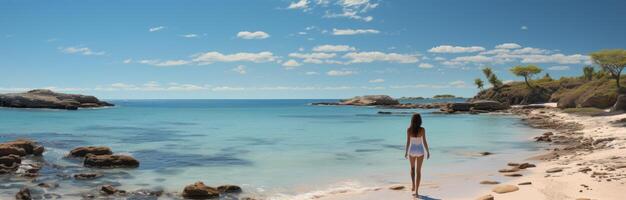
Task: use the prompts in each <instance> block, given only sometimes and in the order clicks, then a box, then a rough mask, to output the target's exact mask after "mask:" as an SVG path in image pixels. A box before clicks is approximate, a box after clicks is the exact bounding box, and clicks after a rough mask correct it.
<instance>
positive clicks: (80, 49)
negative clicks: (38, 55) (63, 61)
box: [59, 47, 105, 56]
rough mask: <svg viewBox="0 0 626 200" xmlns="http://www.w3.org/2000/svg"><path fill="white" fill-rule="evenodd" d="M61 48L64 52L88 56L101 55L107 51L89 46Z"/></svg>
mask: <svg viewBox="0 0 626 200" xmlns="http://www.w3.org/2000/svg"><path fill="white" fill-rule="evenodd" d="M59 50H61V52H63V53H67V54H81V55H86V56H91V55H94V56H100V55H104V54H105V52H104V51H98V52H96V51H93V50H91V49H89V48H87V47H65V48H63V47H59Z"/></svg>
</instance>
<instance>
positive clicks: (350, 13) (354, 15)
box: [324, 10, 374, 22]
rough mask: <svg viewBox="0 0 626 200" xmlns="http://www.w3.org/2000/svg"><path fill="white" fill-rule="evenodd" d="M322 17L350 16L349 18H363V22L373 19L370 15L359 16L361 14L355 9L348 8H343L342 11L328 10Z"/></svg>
mask: <svg viewBox="0 0 626 200" xmlns="http://www.w3.org/2000/svg"><path fill="white" fill-rule="evenodd" d="M324 17H326V18H340V17H345V18H350V19H357V20H363V21H365V22H370V21H372V20H374V17H372V16H361V15H359V13H358V12H357V11H349V10H344V11H343V12H342V13H329V12H327V13H326V14H325V15H324Z"/></svg>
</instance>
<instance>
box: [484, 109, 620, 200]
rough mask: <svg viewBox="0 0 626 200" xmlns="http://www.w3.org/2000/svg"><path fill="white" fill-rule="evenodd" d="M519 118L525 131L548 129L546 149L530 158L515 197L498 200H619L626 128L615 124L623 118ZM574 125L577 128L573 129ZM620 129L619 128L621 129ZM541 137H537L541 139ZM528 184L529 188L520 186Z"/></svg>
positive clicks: (546, 113) (533, 113)
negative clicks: (526, 125)
mask: <svg viewBox="0 0 626 200" xmlns="http://www.w3.org/2000/svg"><path fill="white" fill-rule="evenodd" d="M519 114H521V115H523V116H524V117H525V118H526V119H527V120H528V123H529V125H531V126H535V127H543V128H549V129H550V130H551V131H552V133H553V135H552V136H549V138H551V139H549V140H550V142H551V144H550V146H549V147H550V148H548V149H546V151H544V153H542V154H539V155H537V156H534V157H531V158H528V159H527V160H532V161H534V162H536V164H537V167H536V168H531V169H528V170H527V171H528V172H527V173H526V174H525V175H524V176H522V177H520V178H517V179H515V180H512V181H509V182H506V183H503V184H506V185H516V186H518V187H519V191H516V192H510V193H504V194H495V193H494V192H491V191H490V190H485V191H483V193H484V194H485V195H486V194H491V195H493V197H495V198H496V199H513V200H517V199H528V198H531V199H580V200H583V199H603V200H604V199H623V196H622V195H620V194H623V190H624V189H626V157H624V151H625V149H626V137H625V136H626V128H624V124H615V121H618V120H621V119H624V118H626V114H618V115H611V116H595V117H591V116H578V115H573V114H568V113H564V112H562V111H559V110H556V109H532V110H530V112H527V113H519ZM574 124H578V125H579V127H572V126H574ZM620 126H621V127H620ZM545 135H546V134H544V136H539V137H544V138H546V137H545ZM544 140H545V139H544ZM523 182H531V184H530V185H518V184H519V183H523Z"/></svg>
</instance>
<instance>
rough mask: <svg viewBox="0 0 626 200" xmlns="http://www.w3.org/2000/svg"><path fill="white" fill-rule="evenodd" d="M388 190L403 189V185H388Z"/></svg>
mask: <svg viewBox="0 0 626 200" xmlns="http://www.w3.org/2000/svg"><path fill="white" fill-rule="evenodd" d="M389 189H390V190H404V185H391V186H389Z"/></svg>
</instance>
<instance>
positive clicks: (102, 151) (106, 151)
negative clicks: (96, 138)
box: [69, 146, 113, 157]
mask: <svg viewBox="0 0 626 200" xmlns="http://www.w3.org/2000/svg"><path fill="white" fill-rule="evenodd" d="M87 154H91V155H96V156H97V155H112V154H113V152H112V151H111V148H109V147H103V146H100V147H95V146H87V147H78V148H75V149H73V150H72V151H70V154H69V156H72V157H85V156H87Z"/></svg>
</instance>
